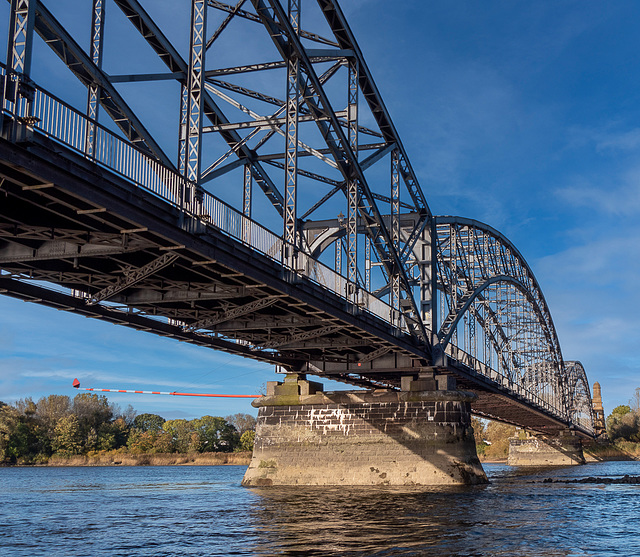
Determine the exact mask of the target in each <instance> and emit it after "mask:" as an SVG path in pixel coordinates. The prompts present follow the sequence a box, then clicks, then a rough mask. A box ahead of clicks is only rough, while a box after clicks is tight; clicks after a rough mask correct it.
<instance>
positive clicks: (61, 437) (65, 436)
mask: <svg viewBox="0 0 640 557" xmlns="http://www.w3.org/2000/svg"><path fill="white" fill-rule="evenodd" d="M51 445H52V448H53V451H54V452H55V453H56V454H59V455H60V456H72V455H77V454H80V453H81V452H83V448H84V443H83V434H82V428H81V426H80V420H79V419H78V417H77V416H76V415H75V414H70V415H69V416H64V417H63V418H60V419H59V420H58V422H57V423H56V426H55V428H54V430H53V439H52V443H51Z"/></svg>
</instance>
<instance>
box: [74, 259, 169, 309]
mask: <svg viewBox="0 0 640 557" xmlns="http://www.w3.org/2000/svg"><path fill="white" fill-rule="evenodd" d="M178 257H179V256H178V254H176V253H165V254H164V255H161V256H160V257H158V258H157V259H154V260H153V261H151V262H150V263H147V264H146V265H143V266H142V267H139V268H138V269H133V270H131V271H129V272H127V273H125V275H124V276H123V277H121V278H119V279H118V280H117V281H116V282H115V284H112V285H111V286H108V287H107V288H104V289H102V290H100V291H99V292H96V293H95V294H93V295H92V296H91V298H90V299H89V300H88V301H87V303H88V304H90V305H92V304H97V303H99V302H101V301H102V300H107V299H109V298H110V297H111V296H114V295H115V294H118V293H119V292H122V291H123V290H126V289H127V288H129V287H130V286H133V285H134V284H137V283H138V282H140V281H141V280H144V279H145V278H147V277H149V276H151V275H153V274H155V273H157V272H158V271H160V270H161V269H164V268H165V267H168V266H169V265H171V263H173V262H174V261H175V260H176V259H178Z"/></svg>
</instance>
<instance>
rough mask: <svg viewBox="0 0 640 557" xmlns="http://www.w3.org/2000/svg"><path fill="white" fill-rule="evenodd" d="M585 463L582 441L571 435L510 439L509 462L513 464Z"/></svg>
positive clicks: (566, 464) (552, 464)
mask: <svg viewBox="0 0 640 557" xmlns="http://www.w3.org/2000/svg"><path fill="white" fill-rule="evenodd" d="M584 463H585V459H584V454H583V453H582V442H581V441H580V439H579V438H577V437H573V436H571V435H564V434H562V435H558V436H553V437H551V436H543V435H536V436H530V437H528V438H527V439H516V438H511V439H509V458H508V459H507V464H509V465H511V466H570V465H575V464H584Z"/></svg>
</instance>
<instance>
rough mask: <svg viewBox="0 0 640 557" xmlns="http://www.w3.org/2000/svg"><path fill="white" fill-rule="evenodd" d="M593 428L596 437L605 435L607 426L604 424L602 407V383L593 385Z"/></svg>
mask: <svg viewBox="0 0 640 557" xmlns="http://www.w3.org/2000/svg"><path fill="white" fill-rule="evenodd" d="M592 404H593V428H594V430H595V433H596V435H602V434H603V433H605V430H606V425H605V422H604V408H603V407H602V394H601V392H600V383H594V384H593V398H592Z"/></svg>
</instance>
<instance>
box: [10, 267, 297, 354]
mask: <svg viewBox="0 0 640 557" xmlns="http://www.w3.org/2000/svg"><path fill="white" fill-rule="evenodd" d="M0 290H4V291H5V292H7V293H10V294H9V295H11V296H13V297H15V298H19V299H22V300H25V301H32V302H36V301H37V302H39V303H42V304H44V305H47V306H49V307H53V308H56V309H62V310H66V311H73V312H74V313H76V314H78V315H84V316H86V317H93V318H97V319H102V320H104V321H108V322H110V323H115V324H119V325H125V326H127V327H132V328H134V329H137V330H141V331H149V332H153V333H156V334H158V335H161V336H166V337H171V338H176V339H179V340H182V341H185V342H189V343H192V344H196V345H199V346H207V347H209V348H215V349H216V350H222V351H224V352H227V353H230V354H238V355H241V356H244V357H247V358H251V359H254V360H259V361H263V362H268V363H271V364H280V365H284V366H291V365H292V364H293V363H294V362H293V361H292V360H289V359H287V358H283V357H282V356H280V355H279V354H277V353H274V352H265V351H260V350H255V349H252V348H250V347H249V346H245V345H242V344H238V343H235V342H232V341H229V340H224V339H220V338H216V337H211V336H209V335H202V334H198V333H192V332H188V331H184V330H183V329H182V328H181V327H178V326H175V325H171V324H169V323H162V322H160V321H158V320H156V319H151V318H149V317H144V316H141V315H138V314H135V313H130V312H123V311H119V310H115V309H113V308H110V307H109V306H106V305H100V304H96V305H87V304H86V303H85V301H84V300H83V299H80V298H74V297H73V296H70V295H68V294H63V293H61V292H55V291H53V290H48V289H46V288H42V287H40V286H37V285H35V284H29V283H25V282H21V281H18V280H13V279H8V278H6V277H2V276H0Z"/></svg>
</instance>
